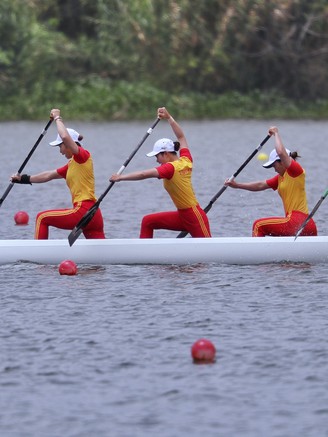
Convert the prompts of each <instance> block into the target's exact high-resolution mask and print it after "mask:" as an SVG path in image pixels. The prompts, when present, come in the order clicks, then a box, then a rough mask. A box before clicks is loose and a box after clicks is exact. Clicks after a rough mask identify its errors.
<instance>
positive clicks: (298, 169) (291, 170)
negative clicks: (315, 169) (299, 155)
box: [287, 159, 304, 178]
mask: <svg viewBox="0 0 328 437" xmlns="http://www.w3.org/2000/svg"><path fill="white" fill-rule="evenodd" d="M303 172H304V169H303V167H302V166H301V165H300V164H299V163H298V162H297V161H295V159H292V160H291V163H290V166H289V167H288V168H287V173H288V174H289V176H291V177H293V178H296V177H297V176H299V175H301V174H302V173H303Z"/></svg>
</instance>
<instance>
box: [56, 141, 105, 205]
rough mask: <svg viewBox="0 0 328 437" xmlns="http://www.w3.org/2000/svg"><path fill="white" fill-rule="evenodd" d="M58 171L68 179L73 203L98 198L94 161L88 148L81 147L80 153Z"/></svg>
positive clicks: (67, 182)
mask: <svg viewBox="0 0 328 437" xmlns="http://www.w3.org/2000/svg"><path fill="white" fill-rule="evenodd" d="M57 172H58V173H59V174H60V175H61V176H63V177H64V178H65V179H66V184H67V186H68V188H69V189H70V191H71V195H72V203H73V205H74V204H75V203H76V202H82V201H83V200H93V201H96V200H97V199H96V196H95V179H94V173H93V161H92V157H91V155H90V153H89V152H88V151H87V150H85V149H83V148H82V147H80V150H79V154H78V155H77V156H75V155H74V156H73V158H72V159H71V160H70V161H69V162H68V163H67V165H66V166H64V167H62V168H60V169H57Z"/></svg>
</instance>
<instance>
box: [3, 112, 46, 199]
mask: <svg viewBox="0 0 328 437" xmlns="http://www.w3.org/2000/svg"><path fill="white" fill-rule="evenodd" d="M52 121H53V119H52V118H51V119H50V120H49V121H48V123H47V125H46V127H45V128H44V129H43V131H42V132H41V134H40V136H39V138H38V139H37V141H36V143H35V144H34V146H33V147H32V149H31V150H30V152H29V154H28V155H27V157H26V158H25V160H24V162H23V164H22V165H21V166H20V167H19V169H18V171H17V173H18V174H21V173H22V171H23V169H24V167H25V166H26V164H27V163H28V161H29V159H30V158H31V156H32V155H33V153H34V151H35V149H36V148H37V147H38V145H39V143H40V142H41V140H42V138H43V137H44V136H45V134H46V133H47V130H48V127H49V126H50V125H51V123H52ZM14 185H15V184H14V182H10V184H9V185H8V187H7V189H6V191H5V192H4V193H3V195H2V197H1V199H0V206H1V205H2V203H3V201H4V200H5V198H6V197H7V196H8V194H9V193H10V190H11V189H12V187H13V186H14Z"/></svg>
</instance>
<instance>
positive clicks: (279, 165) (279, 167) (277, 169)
mask: <svg viewBox="0 0 328 437" xmlns="http://www.w3.org/2000/svg"><path fill="white" fill-rule="evenodd" d="M272 167H273V168H274V170H275V172H276V173H278V174H280V176H283V174H284V173H285V171H286V169H285V166H284V165H282V163H281V161H275V162H274V163H273V166H272Z"/></svg>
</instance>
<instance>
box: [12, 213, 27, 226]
mask: <svg viewBox="0 0 328 437" xmlns="http://www.w3.org/2000/svg"><path fill="white" fill-rule="evenodd" d="M14 220H15V223H16V225H27V224H28V221H29V216H28V214H27V212H25V211H18V212H16V214H15V215H14Z"/></svg>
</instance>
